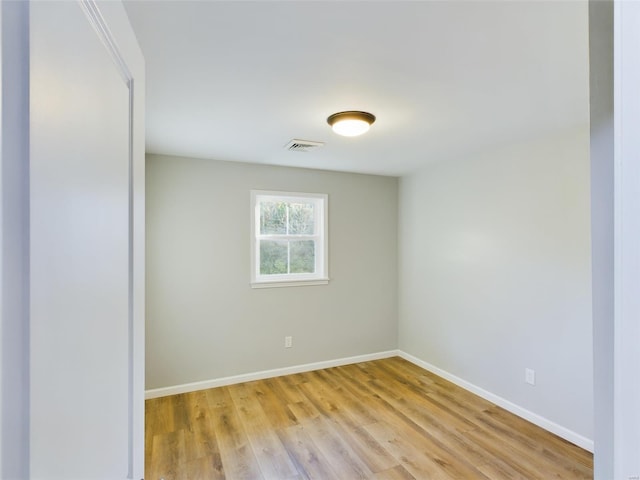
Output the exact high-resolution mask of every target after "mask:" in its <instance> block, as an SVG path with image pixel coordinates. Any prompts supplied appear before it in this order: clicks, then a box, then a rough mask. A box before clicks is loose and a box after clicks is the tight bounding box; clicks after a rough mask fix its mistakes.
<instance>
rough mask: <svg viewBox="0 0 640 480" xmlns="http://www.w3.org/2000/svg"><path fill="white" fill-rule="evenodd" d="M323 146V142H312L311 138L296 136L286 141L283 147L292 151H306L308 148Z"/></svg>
mask: <svg viewBox="0 0 640 480" xmlns="http://www.w3.org/2000/svg"><path fill="white" fill-rule="evenodd" d="M323 146H324V142H312V141H311V140H298V139H297V138H294V139H293V140H291V141H290V142H289V143H287V144H286V145H285V146H284V148H286V149H287V150H290V151H292V152H308V151H309V150H313V149H314V148H319V147H323Z"/></svg>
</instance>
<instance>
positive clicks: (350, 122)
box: [327, 111, 376, 137]
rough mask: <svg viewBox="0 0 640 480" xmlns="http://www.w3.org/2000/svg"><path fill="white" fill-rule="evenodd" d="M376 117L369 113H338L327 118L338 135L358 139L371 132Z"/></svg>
mask: <svg viewBox="0 0 640 480" xmlns="http://www.w3.org/2000/svg"><path fill="white" fill-rule="evenodd" d="M375 121H376V117H375V116H374V115H372V114H370V113H367V112H358V111H348V112H338V113H334V114H333V115H331V116H330V117H329V118H327V123H328V124H329V125H331V128H332V129H333V131H334V132H336V133H337V134H338V135H343V136H345V137H356V136H358V135H362V134H363V133H365V132H367V131H368V130H369V127H370V126H371V124H372V123H373V122H375Z"/></svg>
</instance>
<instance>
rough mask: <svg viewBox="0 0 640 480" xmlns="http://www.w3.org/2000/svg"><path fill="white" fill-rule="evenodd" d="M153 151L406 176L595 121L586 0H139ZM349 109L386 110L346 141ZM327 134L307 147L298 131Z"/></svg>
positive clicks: (134, 9)
mask: <svg viewBox="0 0 640 480" xmlns="http://www.w3.org/2000/svg"><path fill="white" fill-rule="evenodd" d="M125 6H126V9H127V11H128V13H129V16H130V19H131V23H132V25H133V28H134V30H135V32H136V35H137V37H138V40H139V42H140V45H141V47H142V51H143V53H144V55H145V59H146V65H147V111H146V115H147V151H148V152H151V153H164V154H171V155H180V156H189V157H198V158H210V159H217V160H229V161H241V162H251V163H265V164H275V165H289V166H299V167H310V168H320V169H328V170H341V171H353V172H362V173H375V174H383V175H403V174H406V173H409V172H411V171H413V170H415V169H417V168H419V167H420V166H421V165H424V164H426V163H427V162H432V161H436V160H442V159H449V158H455V157H460V156H462V155H465V154H469V153H473V152H475V151H478V150H481V149H485V148H490V147H493V146H497V145H500V144H504V143H509V142H513V141H518V140H524V139H528V138H535V137H538V136H541V135H545V134H548V133H550V132H551V131H554V130H557V129H562V128H569V127H574V126H576V125H583V124H585V123H587V122H588V112H589V104H588V100H589V94H588V33H587V32H588V23H587V22H588V18H587V4H586V2H584V1H530V2H523V1H483V0H475V1H465V2H463V1H437V2H436V1H417V2H403V1H388V2H384V1H370V2H367V1H317V2H310V1H297V2H293V1H281V2H275V1H264V0H263V1H256V2H248V1H198V2H190V1H126V2H125ZM341 110H366V111H369V112H371V113H373V114H374V115H376V116H377V121H376V122H375V124H374V125H373V126H372V128H371V130H370V132H369V133H367V134H366V135H363V136H362V137H357V138H343V137H339V136H337V135H335V134H334V133H333V132H332V131H331V129H330V128H329V126H328V125H327V123H326V118H327V117H328V116H329V115H330V114H332V113H334V112H337V111H341ZM293 138H298V139H303V140H313V141H322V142H325V143H326V145H325V146H324V147H323V148H321V149H316V150H314V151H310V152H306V153H302V152H290V151H287V150H285V149H284V148H283V146H284V145H285V144H286V143H287V142H288V141H289V140H291V139H293Z"/></svg>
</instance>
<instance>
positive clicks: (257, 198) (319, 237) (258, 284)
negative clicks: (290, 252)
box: [251, 190, 329, 288]
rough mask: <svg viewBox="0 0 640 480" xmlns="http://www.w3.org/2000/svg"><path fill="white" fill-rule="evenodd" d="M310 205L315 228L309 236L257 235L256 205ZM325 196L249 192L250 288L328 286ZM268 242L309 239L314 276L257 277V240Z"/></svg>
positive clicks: (326, 204) (291, 274) (258, 231)
mask: <svg viewBox="0 0 640 480" xmlns="http://www.w3.org/2000/svg"><path fill="white" fill-rule="evenodd" d="M266 199H268V200H269V201H284V202H296V201H301V202H312V203H314V204H315V208H314V213H315V226H316V232H315V233H314V234H313V235H296V236H293V235H261V234H260V202H261V201H263V200H266ZM328 206H329V197H328V195H326V194H323V193H298V192H278V191H270V190H251V287H252V288H268V287H297V286H303V285H325V284H327V283H329V229H328ZM265 238H271V239H276V240H277V239H288V240H291V239H298V238H300V239H313V240H315V241H316V250H315V273H287V274H281V275H261V274H260V240H261V239H265Z"/></svg>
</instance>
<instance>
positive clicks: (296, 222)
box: [289, 203, 314, 235]
mask: <svg viewBox="0 0 640 480" xmlns="http://www.w3.org/2000/svg"><path fill="white" fill-rule="evenodd" d="M289 233H290V234H292V235H313V233H314V218H313V203H290V204H289Z"/></svg>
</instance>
